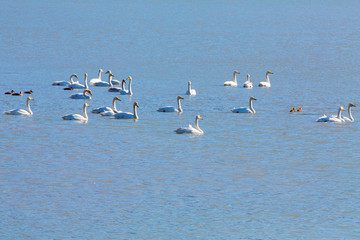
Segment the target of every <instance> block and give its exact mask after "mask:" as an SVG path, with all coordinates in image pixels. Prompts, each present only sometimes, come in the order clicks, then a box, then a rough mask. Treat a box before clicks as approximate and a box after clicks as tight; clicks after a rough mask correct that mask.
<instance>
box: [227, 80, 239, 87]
mask: <svg viewBox="0 0 360 240" xmlns="http://www.w3.org/2000/svg"><path fill="white" fill-rule="evenodd" d="M237 85H238V84H237V83H236V82H234V81H226V82H224V86H228V87H237Z"/></svg>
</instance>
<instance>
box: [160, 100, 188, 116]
mask: <svg viewBox="0 0 360 240" xmlns="http://www.w3.org/2000/svg"><path fill="white" fill-rule="evenodd" d="M181 99H184V98H183V97H181V96H178V97H177V108H176V107H171V106H167V107H162V108H159V109H158V110H157V111H158V112H178V113H181V112H182V111H183V110H182V108H181V103H180V100H181Z"/></svg>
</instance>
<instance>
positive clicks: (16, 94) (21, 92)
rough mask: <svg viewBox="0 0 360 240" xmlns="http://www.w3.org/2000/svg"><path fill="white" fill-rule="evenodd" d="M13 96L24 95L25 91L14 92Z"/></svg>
mask: <svg viewBox="0 0 360 240" xmlns="http://www.w3.org/2000/svg"><path fill="white" fill-rule="evenodd" d="M11 95H13V96H22V95H23V91H20V92H19V93H13V94H11Z"/></svg>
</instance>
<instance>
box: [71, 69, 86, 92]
mask: <svg viewBox="0 0 360 240" xmlns="http://www.w3.org/2000/svg"><path fill="white" fill-rule="evenodd" d="M87 77H88V74H87V73H85V78H84V85H83V84H80V83H79V82H74V83H72V84H69V85H68V87H69V88H73V89H89V86H88V83H87Z"/></svg>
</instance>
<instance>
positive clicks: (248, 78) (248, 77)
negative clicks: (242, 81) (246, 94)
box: [246, 75, 250, 83]
mask: <svg viewBox="0 0 360 240" xmlns="http://www.w3.org/2000/svg"><path fill="white" fill-rule="evenodd" d="M246 82H248V83H250V76H249V75H248V76H247V80H246Z"/></svg>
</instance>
